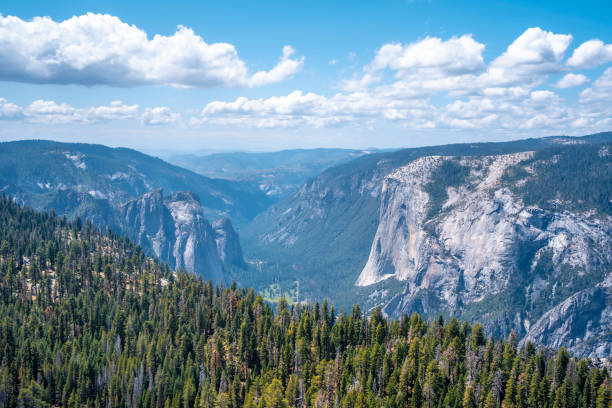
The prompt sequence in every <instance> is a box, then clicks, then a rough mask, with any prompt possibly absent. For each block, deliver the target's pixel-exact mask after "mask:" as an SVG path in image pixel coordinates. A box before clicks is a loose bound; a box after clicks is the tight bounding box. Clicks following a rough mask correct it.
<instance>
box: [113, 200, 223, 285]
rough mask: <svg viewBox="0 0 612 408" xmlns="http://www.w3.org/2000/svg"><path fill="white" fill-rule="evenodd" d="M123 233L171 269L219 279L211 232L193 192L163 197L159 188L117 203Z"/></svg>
mask: <svg viewBox="0 0 612 408" xmlns="http://www.w3.org/2000/svg"><path fill="white" fill-rule="evenodd" d="M119 211H120V214H121V216H120V218H121V221H122V225H123V226H124V229H125V232H126V234H127V235H128V236H129V237H130V238H132V239H133V240H134V241H135V242H136V243H137V244H139V245H141V246H142V247H143V249H145V251H147V252H149V253H153V254H155V256H157V257H158V258H160V259H161V260H163V261H165V262H167V263H168V264H169V265H170V266H171V267H172V268H174V269H185V270H187V271H189V272H194V273H196V274H198V275H201V276H202V277H204V279H210V280H212V281H214V282H215V283H221V282H223V268H222V263H221V259H220V257H219V254H218V253H217V244H216V242H215V232H214V231H213V229H212V226H211V225H210V224H209V223H208V221H207V220H206V219H205V218H204V215H203V211H202V206H201V205H200V202H199V199H198V197H197V196H196V195H195V194H194V193H184V192H179V193H175V194H173V195H171V196H169V197H164V196H163V192H162V190H161V189H158V190H154V191H151V192H149V193H147V194H144V195H143V196H141V197H139V198H137V199H135V200H132V201H129V202H127V203H125V204H123V205H121V206H120V209H119Z"/></svg>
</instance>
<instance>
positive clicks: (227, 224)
mask: <svg viewBox="0 0 612 408" xmlns="http://www.w3.org/2000/svg"><path fill="white" fill-rule="evenodd" d="M212 228H213V230H214V233H215V242H216V244H217V252H218V254H219V257H220V258H221V260H222V261H223V262H227V263H229V264H231V265H234V266H236V267H238V268H241V269H245V268H246V267H247V265H246V263H245V262H244V258H243V257H242V248H241V246H240V239H239V238H238V233H237V232H236V230H234V227H233V226H232V222H231V221H230V220H229V219H228V218H224V219H222V220H218V221H215V222H213V223H212Z"/></svg>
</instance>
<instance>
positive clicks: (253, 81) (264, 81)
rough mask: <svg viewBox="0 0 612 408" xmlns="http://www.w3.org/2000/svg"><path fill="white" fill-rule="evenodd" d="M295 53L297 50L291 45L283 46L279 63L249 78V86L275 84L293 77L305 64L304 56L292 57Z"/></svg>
mask: <svg viewBox="0 0 612 408" xmlns="http://www.w3.org/2000/svg"><path fill="white" fill-rule="evenodd" d="M293 54H295V50H294V49H293V48H292V47H291V46H290V45H285V46H284V47H283V55H282V57H281V59H280V61H279V62H278V64H277V65H276V66H275V67H274V68H272V69H271V70H270V71H259V72H256V73H255V74H253V76H252V77H251V78H249V80H248V84H249V86H262V85H268V84H274V83H276V82H281V81H282V80H284V79H287V78H290V77H292V76H293V75H294V74H295V73H296V72H298V71H300V70H301V69H302V65H304V57H302V58H300V59H297V60H295V59H291V56H292V55H293Z"/></svg>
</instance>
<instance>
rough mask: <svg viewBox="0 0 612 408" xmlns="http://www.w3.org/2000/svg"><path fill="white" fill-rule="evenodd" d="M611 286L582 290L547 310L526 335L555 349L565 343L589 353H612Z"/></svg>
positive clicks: (569, 346) (594, 354) (608, 354)
mask: <svg viewBox="0 0 612 408" xmlns="http://www.w3.org/2000/svg"><path fill="white" fill-rule="evenodd" d="M611 339H612V288H610V287H606V286H603V285H597V286H595V287H593V288H588V289H585V290H582V291H580V292H578V293H576V294H574V295H572V296H570V297H569V298H568V299H566V300H565V301H563V302H562V303H560V304H559V305H557V306H555V307H554V308H552V309H551V310H549V311H548V312H546V313H545V314H544V315H543V316H542V317H541V318H540V319H539V320H538V321H537V322H536V323H535V324H534V325H533V326H531V329H530V330H529V332H528V333H527V335H526V336H525V338H524V340H523V343H524V342H526V341H531V342H533V343H535V344H539V345H543V346H546V347H549V348H552V349H558V348H560V347H566V348H568V349H570V350H571V351H572V353H574V354H577V355H582V356H588V357H600V358H601V357H609V356H610V355H612V341H611Z"/></svg>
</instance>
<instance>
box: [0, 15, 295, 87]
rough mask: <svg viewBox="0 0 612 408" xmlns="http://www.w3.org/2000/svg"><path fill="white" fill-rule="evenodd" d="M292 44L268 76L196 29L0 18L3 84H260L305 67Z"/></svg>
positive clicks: (106, 20)
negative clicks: (164, 31) (153, 31)
mask: <svg viewBox="0 0 612 408" xmlns="http://www.w3.org/2000/svg"><path fill="white" fill-rule="evenodd" d="M293 53H294V51H293V49H292V48H291V47H289V46H286V47H285V48H284V49H283V54H282V57H281V60H280V62H279V63H278V64H277V65H276V66H275V67H274V68H272V69H271V70H269V71H259V72H257V73H255V74H254V75H250V74H249V72H248V69H247V67H246V64H245V63H244V61H242V60H241V59H240V57H239V56H238V52H237V51H236V49H235V47H234V46H233V45H231V44H227V43H213V44H208V43H206V42H205V41H204V40H203V39H202V37H200V36H198V35H196V34H195V33H194V31H193V30H192V29H190V28H187V27H183V26H179V27H178V28H177V31H176V32H175V33H174V34H173V35H171V36H163V35H154V36H153V37H152V38H151V39H149V38H148V36H147V33H146V32H145V31H143V30H141V29H139V28H138V27H136V26H134V25H129V24H127V23H124V22H123V21H121V20H120V19H119V18H117V17H114V16H110V15H107V14H92V13H88V14H85V15H82V16H78V17H72V18H70V19H68V20H65V21H62V22H55V21H53V20H52V19H51V18H49V17H36V18H34V19H33V20H31V21H24V20H21V19H20V18H18V17H14V16H7V17H3V16H2V15H0V79H3V80H11V81H20V82H34V83H56V84H68V83H70V84H83V85H97V84H105V85H112V86H136V85H170V86H176V87H201V88H206V87H243V86H261V85H267V84H271V83H275V82H279V81H282V80H285V79H287V78H289V77H291V76H292V75H294V74H295V73H296V72H298V71H299V70H300V69H301V68H302V65H303V58H300V59H293V58H291V56H292V54H293Z"/></svg>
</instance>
